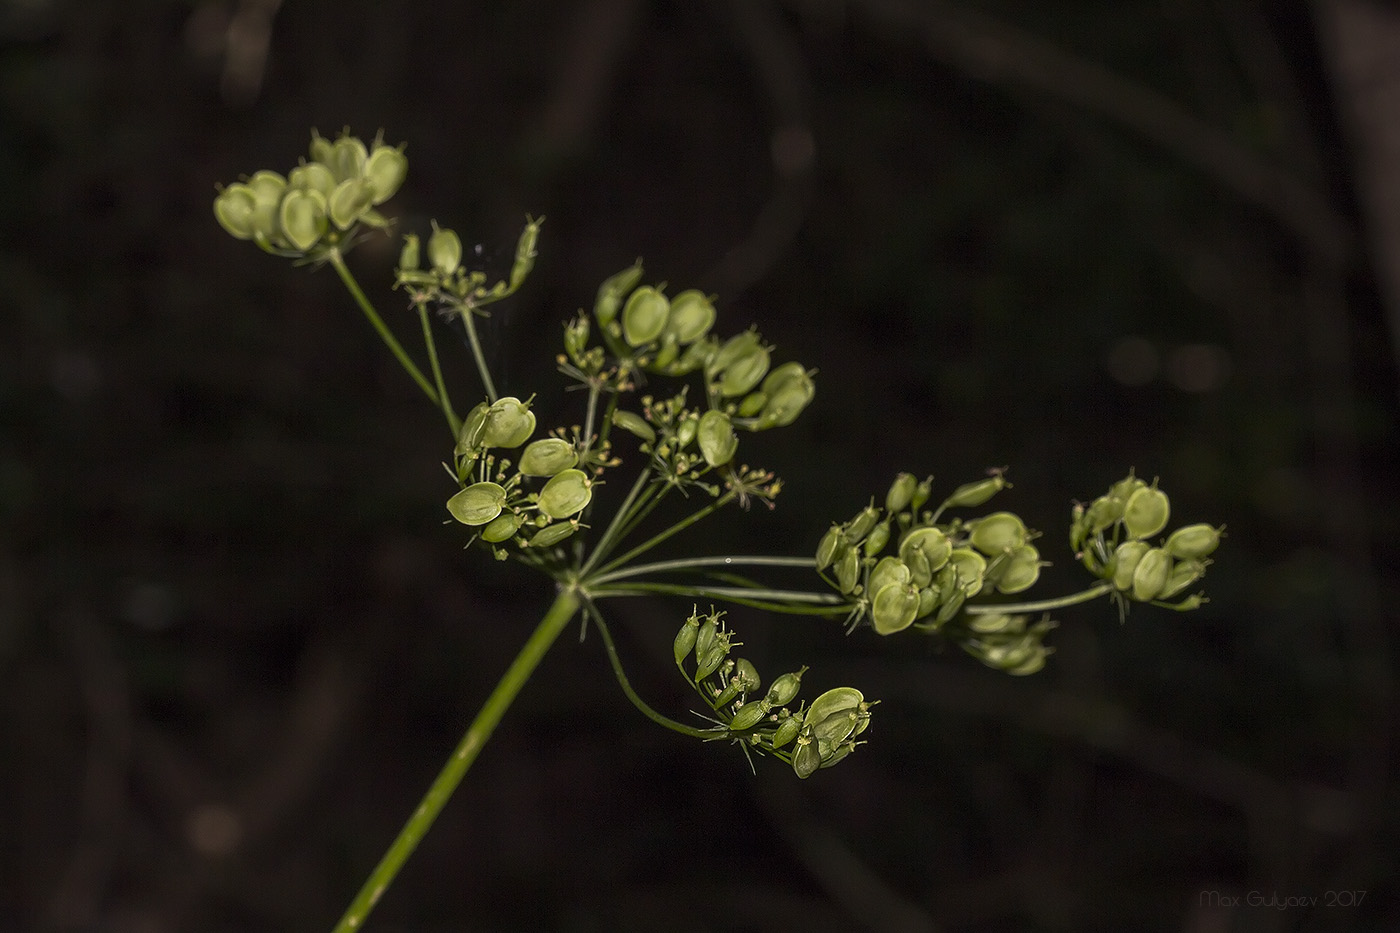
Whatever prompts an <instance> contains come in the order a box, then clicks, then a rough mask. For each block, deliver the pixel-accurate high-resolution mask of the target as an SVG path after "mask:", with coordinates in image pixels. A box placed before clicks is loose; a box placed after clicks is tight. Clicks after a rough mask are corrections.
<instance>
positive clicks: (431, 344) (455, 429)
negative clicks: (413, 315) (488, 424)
mask: <svg viewBox="0 0 1400 933" xmlns="http://www.w3.org/2000/svg"><path fill="white" fill-rule="evenodd" d="M418 320H419V321H420V322H421V323H422V325H423V344H424V346H426V347H427V348H428V362H429V363H430V364H431V365H432V367H433V382H435V383H437V392H438V398H440V399H442V413H443V414H444V415H446V416H447V426H448V427H449V428H451V430H452V437H453V439H454V440H455V439H456V438H457V435H458V434H460V433H461V431H462V422H461V420H460V419H459V418H458V417H457V413H456V412H455V411H453V410H452V401H451V400H450V399H449V398H448V397H447V385H446V384H445V383H444V382H443V381H442V366H441V365H440V364H439V363H438V355H437V342H436V341H435V340H433V324H432V321H430V320H429V319H428V308H427V306H426V305H422V304H420V305H419V306H418Z"/></svg>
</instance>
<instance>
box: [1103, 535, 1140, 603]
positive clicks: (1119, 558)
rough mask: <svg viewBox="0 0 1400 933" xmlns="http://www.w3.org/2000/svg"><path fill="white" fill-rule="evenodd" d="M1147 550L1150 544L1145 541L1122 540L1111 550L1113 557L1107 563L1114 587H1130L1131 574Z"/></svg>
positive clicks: (1135, 570) (1131, 583) (1126, 588)
mask: <svg viewBox="0 0 1400 933" xmlns="http://www.w3.org/2000/svg"><path fill="white" fill-rule="evenodd" d="M1148 550H1150V546H1149V545H1148V543H1147V542H1146V541H1124V542H1123V543H1122V544H1120V545H1118V550H1116V551H1114V552H1113V559H1112V560H1111V561H1109V565H1108V566H1109V570H1110V573H1111V576H1112V578H1113V585H1114V586H1115V587H1117V588H1118V589H1120V590H1125V591H1126V590H1130V589H1132V587H1133V574H1134V573H1136V572H1137V568H1138V564H1139V563H1140V562H1141V561H1142V556H1143V555H1144V554H1146V553H1147V552H1148Z"/></svg>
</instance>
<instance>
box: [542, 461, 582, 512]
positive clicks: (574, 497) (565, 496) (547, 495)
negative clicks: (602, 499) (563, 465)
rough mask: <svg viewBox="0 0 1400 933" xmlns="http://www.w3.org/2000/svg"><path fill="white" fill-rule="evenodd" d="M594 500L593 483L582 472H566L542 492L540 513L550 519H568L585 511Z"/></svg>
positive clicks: (554, 479)
mask: <svg viewBox="0 0 1400 933" xmlns="http://www.w3.org/2000/svg"><path fill="white" fill-rule="evenodd" d="M592 498H593V483H592V481H591V480H590V479H589V478H588V476H587V474H585V473H584V472H583V471H582V470H564V471H563V472H562V473H558V474H556V475H555V476H554V477H553V478H552V479H551V480H550V481H549V482H547V483H545V484H544V488H543V489H541V490H540V501H539V508H540V511H541V512H543V513H544V514H546V515H548V516H549V517H550V518H568V517H569V516H570V515H574V514H576V513H578V512H581V511H583V509H584V507H585V506H587V505H588V503H589V501H590V500H592Z"/></svg>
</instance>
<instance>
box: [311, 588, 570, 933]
mask: <svg viewBox="0 0 1400 933" xmlns="http://www.w3.org/2000/svg"><path fill="white" fill-rule="evenodd" d="M579 605H580V596H579V594H578V592H576V591H575V590H572V589H561V590H560V591H559V595H558V596H556V597H555V599H554V604H553V605H551V606H550V607H549V610H548V611H547V612H546V613H545V614H544V618H542V619H541V620H540V624H539V625H538V626H536V628H535V631H534V632H533V633H532V634H531V635H530V638H529V640H528V641H526V642H525V645H524V647H522V648H521V649H520V653H519V654H518V655H516V657H515V660H514V661H513V662H511V665H510V667H509V668H508V669H507V670H506V672H505V674H504V675H503V676H502V677H501V682H500V683H499V684H497V685H496V689H495V690H493V691H491V695H490V696H489V697H487V698H486V702H485V703H483V704H482V706H481V710H480V712H478V713H477V714H476V719H474V720H472V724H471V726H469V727H468V728H467V732H466V734H465V735H463V736H462V741H461V742H459V743H458V745H457V748H456V749H455V750H454V751H453V752H452V757H450V758H448V759H447V763H446V764H445V765H443V767H442V771H440V772H439V773H438V776H437V778H436V780H434V781H433V784H432V786H431V787H429V788H428V792H427V793H426V794H424V795H423V800H422V801H421V802H420V803H419V804H418V808H417V809H416V810H414V811H413V815H412V816H410V817H409V818H408V822H407V823H405V824H404V827H403V829H402V830H400V831H399V835H398V837H397V838H396V839H395V840H394V842H393V844H392V845H390V846H389V849H388V851H386V852H385V853H384V857H383V858H382V859H380V861H379V864H378V865H377V866H375V869H374V871H373V872H371V873H370V876H369V878H368V879H367V880H366V881H365V883H364V886H363V887H362V888H360V893H359V894H357V895H356V896H355V899H354V900H353V901H351V902H350V906H349V908H348V909H347V910H346V911H345V915H344V916H343V917H341V918H340V923H338V924H337V925H336V927H335V933H350V931H352V930H358V929H359V928H360V927H361V926H363V925H364V922H365V919H366V918H367V917H368V916H369V913H370V911H371V910H373V909H374V905H375V904H377V903H378V902H379V898H380V897H382V896H383V894H384V892H385V890H387V889H388V887H389V885H390V883H392V882H393V880H394V876H395V875H397V874H398V873H399V869H400V868H402V867H403V864H404V862H405V861H407V860H408V857H409V856H410V855H412V854H413V850H414V849H415V848H417V847H418V843H419V842H420V841H422V839H423V836H424V835H425V834H426V833H427V832H428V829H429V828H430V827H431V826H432V825H433V821H434V820H436V819H437V816H438V814H439V813H440V812H441V811H442V808H443V806H444V805H445V804H446V803H447V801H448V799H449V798H450V797H451V796H452V792H453V791H455V790H456V789H457V785H458V784H460V783H462V778H463V777H464V776H466V773H467V769H468V768H470V767H471V766H472V762H474V761H475V760H476V756H477V754H478V753H480V751H481V748H482V746H483V745H485V744H486V740H487V739H489V738H490V737H491V733H492V732H493V731H494V730H495V728H496V726H497V725H498V724H499V723H500V721H501V718H502V717H503V716H505V713H506V710H508V709H509V708H510V705H511V703H513V702H514V701H515V698H516V696H517V695H519V693H520V690H521V688H523V687H524V686H525V683H526V681H528V680H529V679H530V675H531V674H533V673H534V671H535V668H536V667H538V666H539V663H540V661H541V660H542V659H543V658H544V656H545V653H546V652H548V651H549V648H550V646H551V645H553V644H554V641H555V639H557V638H558V637H559V633H560V632H562V631H563V630H564V627H565V626H567V625H568V624H569V621H570V620H571V619H572V618H573V617H574V615H575V613H577V612H578V609H579Z"/></svg>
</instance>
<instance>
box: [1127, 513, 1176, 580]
mask: <svg viewBox="0 0 1400 933" xmlns="http://www.w3.org/2000/svg"><path fill="white" fill-rule="evenodd" d="M1133 495H1137V493H1133ZM1171 566H1172V556H1171V555H1170V554H1168V553H1167V552H1166V551H1164V550H1163V549H1161V548H1159V547H1154V548H1150V549H1148V551H1147V553H1145V554H1143V555H1142V560H1140V561H1138V565H1137V569H1136V570H1134V571H1133V599H1136V600H1139V601H1141V602H1147V601H1148V600H1151V599H1156V598H1157V595H1158V594H1159V593H1161V592H1162V590H1163V589H1165V588H1166V585H1167V577H1168V576H1169V575H1170V573H1171Z"/></svg>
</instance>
